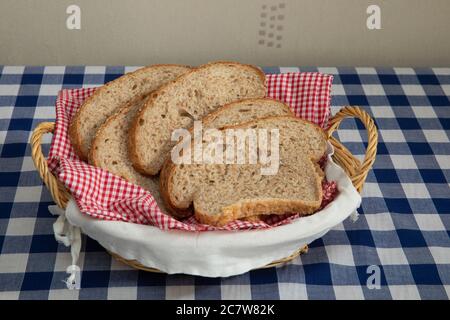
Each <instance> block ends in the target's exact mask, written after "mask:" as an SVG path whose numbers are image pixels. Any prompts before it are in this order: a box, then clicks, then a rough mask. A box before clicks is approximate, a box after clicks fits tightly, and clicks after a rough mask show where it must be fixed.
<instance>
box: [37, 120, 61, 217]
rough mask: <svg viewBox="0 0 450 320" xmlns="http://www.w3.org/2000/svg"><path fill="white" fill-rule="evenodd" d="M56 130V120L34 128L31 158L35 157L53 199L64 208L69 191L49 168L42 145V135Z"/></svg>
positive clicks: (42, 123)
mask: <svg viewBox="0 0 450 320" xmlns="http://www.w3.org/2000/svg"><path fill="white" fill-rule="evenodd" d="M54 130H55V123H54V122H41V123H39V124H38V125H37V127H36V128H35V129H34V130H33V134H32V135H31V140H30V144H31V158H32V159H33V162H34V166H35V167H36V169H37V171H38V172H39V175H40V176H41V179H42V180H43V181H44V183H45V185H46V186H47V188H48V189H49V190H50V193H51V195H52V197H53V200H54V201H55V202H56V204H57V205H58V207H60V208H62V209H64V208H66V205H67V202H68V201H69V192H68V191H67V190H66V188H65V187H64V185H63V184H62V183H61V182H60V181H59V180H58V179H56V177H55V176H54V175H53V174H52V173H51V172H50V170H49V169H48V165H47V160H46V159H45V157H44V155H43V153H42V146H41V140H42V136H43V135H44V134H46V133H53V131H54Z"/></svg>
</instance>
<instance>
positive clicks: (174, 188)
mask: <svg viewBox="0 0 450 320" xmlns="http://www.w3.org/2000/svg"><path fill="white" fill-rule="evenodd" d="M250 128H253V129H268V130H270V129H278V130H279V158H280V163H279V169H278V172H277V174H275V175H262V174H261V171H260V169H261V167H262V165H261V164H260V163H257V164H248V163H247V164H178V165H176V164H174V163H173V162H172V161H171V159H167V161H166V162H165V164H164V168H163V170H162V172H161V176H160V177H161V181H160V184H161V192H162V193H163V197H164V199H165V200H166V201H167V202H168V204H169V205H170V206H171V207H174V208H179V209H186V208H188V207H189V206H191V205H192V204H193V207H194V211H195V216H196V218H197V220H199V221H200V222H202V223H207V224H211V225H215V226H221V225H224V224H227V223H228V222H230V221H233V220H236V219H242V218H245V217H248V216H255V215H265V214H284V213H289V212H300V213H304V214H310V213H313V212H314V211H315V210H317V209H318V208H319V206H320V204H321V200H322V188H321V182H322V179H323V176H324V175H323V172H322V171H321V170H320V167H319V166H318V165H317V161H318V160H319V159H320V158H321V157H322V156H323V154H324V153H325V149H326V136H325V133H324V132H323V130H322V129H321V128H320V127H319V126H317V125H315V124H312V123H310V122H308V121H305V120H302V119H298V118H295V117H290V116H278V117H268V118H263V119H258V120H254V121H250V122H247V123H244V124H240V125H237V126H232V127H225V128H223V129H221V131H222V132H223V131H224V130H227V129H250ZM246 149H247V150H248V148H246ZM247 156H248V152H247Z"/></svg>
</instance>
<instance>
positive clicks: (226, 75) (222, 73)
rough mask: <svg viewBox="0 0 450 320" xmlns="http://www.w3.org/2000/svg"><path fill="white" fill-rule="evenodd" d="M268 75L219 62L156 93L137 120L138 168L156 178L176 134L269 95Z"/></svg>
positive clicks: (132, 144) (134, 152)
mask: <svg viewBox="0 0 450 320" xmlns="http://www.w3.org/2000/svg"><path fill="white" fill-rule="evenodd" d="M265 93H266V87H265V76H264V73H263V72H262V71H261V70H260V69H258V68H256V67H253V66H249V65H243V64H239V63H235V62H215V63H210V64H207V65H204V66H201V67H199V68H197V69H194V70H192V71H191V72H188V73H186V74H184V75H183V76H181V77H179V78H178V79H177V80H176V81H174V82H172V83H169V84H167V85H165V86H163V87H162V88H160V89H159V90H158V91H156V92H154V93H153V94H152V95H151V97H150V98H149V100H148V101H147V103H146V104H145V106H144V107H143V108H142V110H141V111H140V112H139V113H138V115H137V116H136V117H135V119H134V120H133V124H132V126H131V130H130V134H129V144H128V146H129V151H130V153H129V154H130V157H131V161H132V163H133V165H134V167H135V168H136V169H137V170H138V171H140V172H142V173H144V174H150V175H155V174H158V172H159V171H160V169H161V167H162V164H163V163H164V160H165V158H166V157H167V154H168V153H169V151H170V150H171V148H172V147H173V145H174V142H172V141H171V134H172V131H173V130H175V129H180V128H188V127H190V126H191V125H192V123H193V121H194V120H199V119H202V118H203V117H204V116H205V115H207V114H208V113H210V112H212V111H214V110H216V109H217V108H218V107H220V106H223V105H225V104H227V103H230V102H233V101H236V100H241V99H244V98H262V97H264V96H265Z"/></svg>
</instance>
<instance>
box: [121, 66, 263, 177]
mask: <svg viewBox="0 0 450 320" xmlns="http://www.w3.org/2000/svg"><path fill="white" fill-rule="evenodd" d="M219 64H233V65H237V66H239V67H241V68H242V67H249V68H251V69H253V70H255V71H256V72H257V74H258V76H259V77H260V79H261V80H262V81H263V82H264V87H265V88H266V89H267V84H266V75H265V74H264V72H263V71H262V70H261V69H259V68H257V67H255V66H252V65H249V64H241V63H237V62H233V61H215V62H210V63H207V64H204V65H202V66H199V67H197V68H192V70H191V71H188V72H186V73H184V74H183V75H181V76H179V77H178V78H177V79H175V80H173V81H171V82H168V83H166V84H165V85H163V86H161V87H160V88H159V89H158V90H156V91H154V92H153V93H152V94H151V95H150V97H149V99H148V100H147V101H146V103H145V104H144V106H143V107H142V109H141V110H139V111H138V113H137V115H136V117H135V118H134V120H133V121H132V124H131V126H130V131H129V134H128V154H129V157H130V160H131V163H132V164H133V167H134V168H135V169H136V170H137V171H138V172H140V173H143V174H147V175H156V174H158V172H159V170H150V169H147V168H146V165H145V163H143V162H142V161H141V160H142V159H141V158H140V157H139V154H138V150H137V143H136V131H137V128H138V122H139V118H140V117H141V116H142V115H143V113H144V112H145V111H146V110H147V108H150V107H152V106H153V101H154V100H155V99H156V98H157V96H158V95H159V94H160V93H162V92H164V91H165V90H167V88H170V86H172V85H174V83H176V82H177V81H179V80H180V79H184V78H185V77H189V76H190V75H191V74H192V73H194V72H197V71H198V70H201V69H205V68H208V67H210V66H211V65H219ZM266 91H267V90H266Z"/></svg>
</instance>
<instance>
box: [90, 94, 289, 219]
mask: <svg viewBox="0 0 450 320" xmlns="http://www.w3.org/2000/svg"><path fill="white" fill-rule="evenodd" d="M144 102H145V98H138V99H135V100H134V101H132V102H131V103H129V104H127V105H126V106H125V107H123V108H121V110H120V111H119V112H118V113H116V114H114V115H112V116H111V117H109V118H108V120H106V121H105V123H104V124H103V125H102V126H101V127H100V129H99V130H98V131H97V134H96V135H95V138H94V140H93V142H92V148H91V152H90V153H89V162H90V163H91V164H93V165H94V166H97V167H100V168H103V169H105V170H108V171H109V172H111V173H113V174H116V175H118V176H120V177H122V178H124V179H126V180H128V181H130V182H132V183H135V184H137V185H140V186H141V187H143V188H144V189H146V190H148V191H150V193H151V194H152V195H153V197H154V198H155V200H156V202H157V203H158V205H159V206H160V208H161V209H162V210H163V211H164V212H166V213H172V214H173V215H174V216H177V217H183V216H187V215H189V214H190V212H191V211H189V210H184V211H183V210H179V211H178V212H171V211H168V210H167V208H165V207H164V202H163V201H162V200H161V195H160V192H159V185H158V184H159V178H158V177H149V176H144V175H142V174H141V173H139V172H137V171H136V170H135V169H134V168H133V166H132V164H131V162H130V160H129V158H128V152H127V134H128V130H129V127H130V124H131V121H132V119H133V118H134V116H135V115H136V113H137V112H138V110H139V109H140V108H141V107H142V105H143V104H144ZM270 115H272V116H275V115H293V113H292V112H291V110H290V109H289V107H288V106H287V105H285V104H283V103H281V102H279V101H276V100H272V99H248V100H243V101H239V102H235V103H232V104H229V105H227V106H224V107H222V108H220V109H218V110H217V111H215V112H213V113H211V114H210V115H208V116H207V117H205V118H204V119H203V126H204V127H205V128H212V127H218V126H223V125H231V124H236V123H240V122H245V121H249V120H252V119H255V118H262V117H266V116H270Z"/></svg>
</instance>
